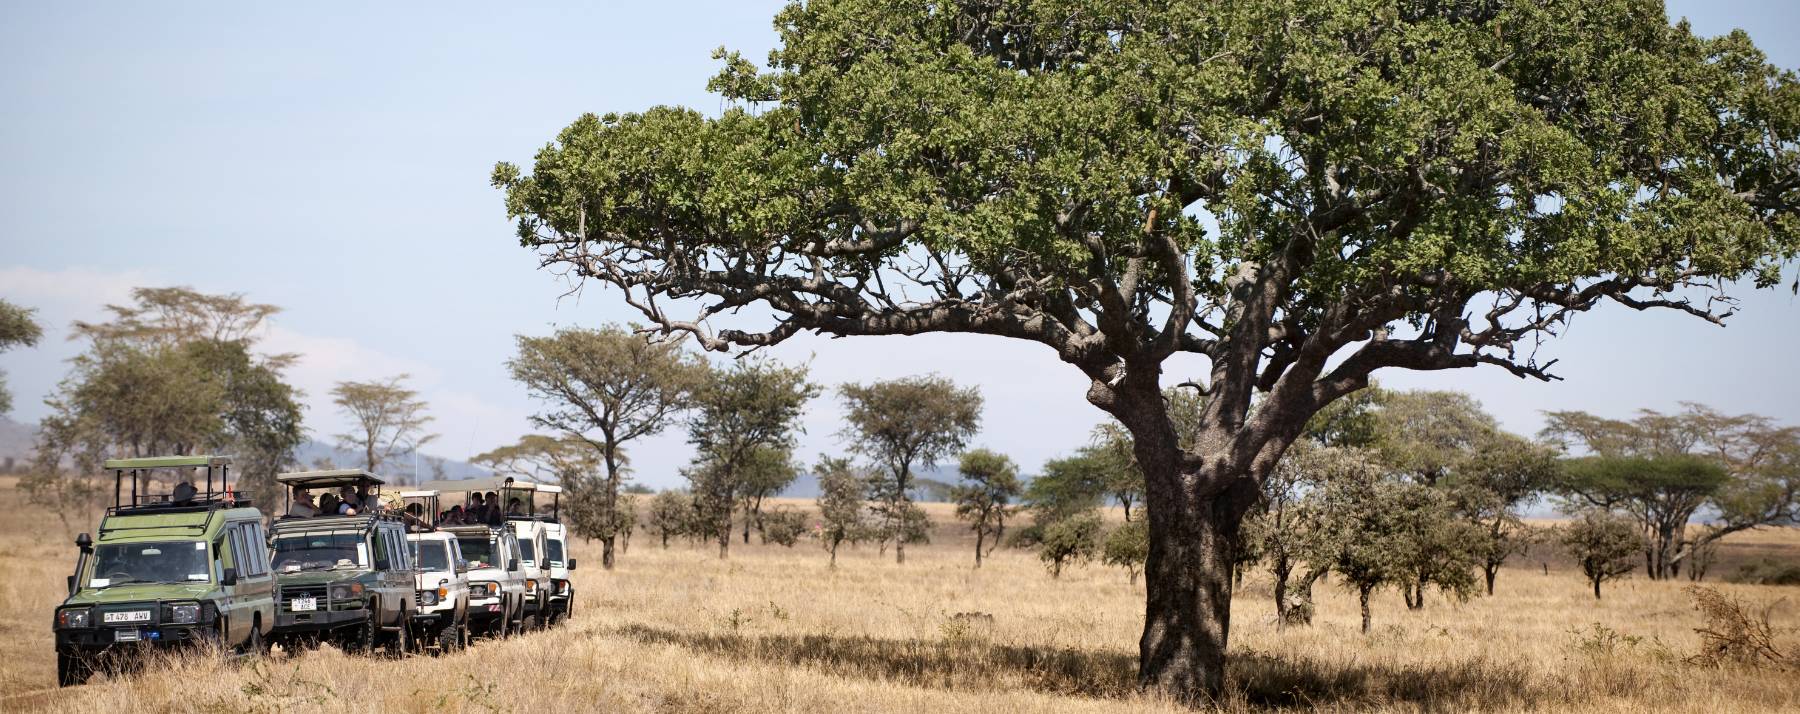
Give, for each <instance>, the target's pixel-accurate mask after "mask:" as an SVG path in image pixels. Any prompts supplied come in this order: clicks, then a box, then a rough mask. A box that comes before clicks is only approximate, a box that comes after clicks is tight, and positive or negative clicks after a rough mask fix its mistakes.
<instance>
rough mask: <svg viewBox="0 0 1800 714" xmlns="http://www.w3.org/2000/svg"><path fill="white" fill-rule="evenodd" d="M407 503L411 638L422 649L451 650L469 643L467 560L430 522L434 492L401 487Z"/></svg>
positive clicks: (452, 538)
mask: <svg viewBox="0 0 1800 714" xmlns="http://www.w3.org/2000/svg"><path fill="white" fill-rule="evenodd" d="M400 499H401V501H403V502H404V503H405V504H406V513H407V514H408V515H409V516H410V517H409V518H407V531H408V532H407V534H406V541H407V543H408V544H409V545H411V546H412V553H413V566H414V568H415V575H414V577H415V578H416V579H417V581H418V582H417V587H418V594H417V596H416V597H417V600H416V604H417V609H416V610H415V611H414V613H413V617H412V640H413V642H414V643H416V645H417V646H418V647H419V648H421V649H436V650H437V651H439V652H453V651H455V650H459V649H462V648H463V647H467V646H468V644H469V575H468V573H469V564H468V561H466V560H464V559H463V554H462V543H461V542H460V541H458V540H457V538H456V536H455V535H454V534H452V533H450V532H448V531H442V530H438V529H437V528H435V527H433V526H432V525H431V523H432V522H433V521H434V520H435V515H434V514H436V513H437V501H438V493H437V492H436V491H402V492H401V493H400Z"/></svg>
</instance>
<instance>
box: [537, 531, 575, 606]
mask: <svg viewBox="0 0 1800 714" xmlns="http://www.w3.org/2000/svg"><path fill="white" fill-rule="evenodd" d="M566 533H567V530H566V529H565V528H564V527H563V524H561V523H557V522H555V521H551V522H549V523H545V524H544V561H545V562H546V564H547V565H548V567H549V568H550V610H549V614H548V615H547V616H546V617H545V620H546V623H547V624H549V625H556V624H557V623H560V622H562V621H563V620H565V619H568V617H569V616H570V615H574V614H575V581H573V580H570V579H569V571H571V570H574V569H575V559H574V558H572V557H569V556H568V552H569V548H568V538H567V536H566Z"/></svg>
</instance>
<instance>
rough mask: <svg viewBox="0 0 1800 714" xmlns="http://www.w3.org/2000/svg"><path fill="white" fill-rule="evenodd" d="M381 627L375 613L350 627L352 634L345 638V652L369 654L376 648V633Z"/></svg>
mask: <svg viewBox="0 0 1800 714" xmlns="http://www.w3.org/2000/svg"><path fill="white" fill-rule="evenodd" d="M378 629H380V628H379V626H377V625H376V624H375V616H374V614H373V613H371V614H370V615H369V617H368V618H367V619H364V620H363V621H362V622H361V623H359V624H357V625H356V626H354V627H352V628H350V634H349V635H348V636H346V637H345V638H344V647H343V649H344V652H345V653H347V654H359V655H360V654H368V653H369V652H370V651H372V650H374V649H375V633H376V631H377V630H378Z"/></svg>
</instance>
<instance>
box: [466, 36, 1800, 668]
mask: <svg viewBox="0 0 1800 714" xmlns="http://www.w3.org/2000/svg"><path fill="white" fill-rule="evenodd" d="M777 29H778V31H779V33H780V43H779V45H778V46H777V47H776V48H775V49H774V50H773V51H772V52H771V53H770V56H769V68H768V69H766V70H763V69H759V68H758V67H756V66H755V65H754V64H753V63H752V62H750V61H748V60H746V59H744V58H743V57H742V56H740V55H738V54H735V53H721V54H720V55H719V56H720V58H721V59H723V61H724V68H723V70H722V71H721V72H720V73H719V74H718V75H717V76H716V77H714V79H713V80H712V82H711V83H710V84H709V87H710V88H711V89H712V90H714V91H717V92H719V93H720V94H721V95H722V97H723V99H724V103H725V108H724V110H723V111H722V112H721V113H719V114H718V115H717V116H707V115H704V114H702V113H700V112H698V111H694V110H691V109H685V108H677V107H657V108H653V109H650V110H647V111H644V112H641V113H630V114H607V115H605V116H595V115H586V116H582V117H580V118H578V119H576V120H575V122H574V123H573V124H571V125H570V126H569V127H568V128H566V129H565V130H563V131H562V132H561V133H560V134H559V135H558V136H557V137H556V140H555V142H554V143H552V144H551V145H549V146H547V147H545V148H543V149H542V150H540V151H539V152H538V154H537V155H536V157H535V162H534V165H533V166H532V167H531V169H530V171H529V174H527V172H526V171H523V170H521V169H519V168H518V167H515V166H512V165H510V164H500V165H498V166H496V168H495V170H494V172H493V182H494V183H495V185H497V186H499V187H501V188H503V189H504V190H505V192H506V210H507V212H508V214H509V215H510V216H512V217H513V218H515V219H517V223H518V231H517V233H518V237H519V239H520V241H521V243H522V244H523V245H524V246H525V247H526V248H528V249H530V250H533V251H535V252H536V253H537V258H538V260H540V262H541V264H542V265H544V266H545V267H546V268H550V269H556V270H562V271H565V272H566V273H567V274H573V275H576V276H579V277H582V278H587V279H594V280H599V281H602V282H604V283H607V284H609V285H611V286H614V287H616V288H617V289H618V291H619V293H620V294H622V296H623V299H624V300H625V301H626V303H627V304H629V305H631V306H633V307H635V308H636V309H638V310H640V311H641V312H642V313H643V314H644V315H645V316H646V317H647V318H648V319H649V320H650V321H651V322H652V323H653V324H654V325H655V326H657V327H659V328H660V329H663V330H667V331H671V332H687V333H691V334H693V335H695V336H696V338H697V339H698V341H699V342H700V344H701V345H702V346H703V347H705V348H707V349H712V350H729V349H731V348H733V347H742V348H748V349H755V348H758V347H763V346H767V345H772V344H775V343H778V342H781V341H783V340H785V339H787V338H789V337H791V336H793V335H795V334H797V333H800V332H802V331H812V332H816V333H822V334H828V335H833V336H860V335H917V334H921V333H927V332H958V333H973V334H983V335H995V336H1001V337H1007V338H1013V339H1021V340H1029V341H1032V342H1036V343H1039V344H1042V345H1044V346H1045V347H1046V348H1047V349H1048V350H1049V351H1050V354H1053V355H1054V356H1055V357H1056V358H1058V359H1060V360H1062V361H1064V362H1066V363H1068V364H1069V365H1071V366H1072V367H1073V368H1074V369H1078V370H1080V372H1081V373H1082V374H1083V375H1084V376H1086V377H1087V378H1088V380H1089V381H1088V386H1087V388H1086V396H1087V399H1088V401H1089V402H1090V403H1092V404H1094V405H1095V406H1096V407H1098V408H1100V409H1102V410H1103V411H1105V412H1107V413H1108V414H1110V415H1112V416H1113V417H1114V418H1116V419H1117V420H1118V421H1119V422H1120V423H1121V424H1123V425H1124V426H1125V428H1126V429H1127V430H1129V431H1130V432H1131V435H1132V437H1133V445H1134V451H1135V454H1136V456H1137V460H1138V464H1139V466H1140V467H1141V468H1142V469H1143V471H1144V474H1145V478H1146V484H1145V486H1146V488H1145V510H1146V512H1147V515H1148V517H1149V523H1150V558H1149V561H1148V563H1147V565H1146V575H1147V581H1148V588H1147V596H1146V601H1145V623H1144V632H1143V636H1142V638H1141V639H1140V642H1139V654H1140V669H1139V679H1140V682H1141V683H1142V684H1143V685H1144V686H1147V687H1152V688H1156V689H1160V690H1163V691H1165V692H1167V693H1169V694H1171V695H1172V696H1176V697H1180V698H1185V699H1201V698H1204V697H1207V696H1209V695H1212V694H1216V693H1218V692H1220V691H1221V689H1222V687H1223V683H1224V679H1223V677H1224V671H1225V667H1224V656H1225V651H1226V639H1227V634H1228V616H1229V612H1230V596H1231V588H1230V583H1229V576H1230V571H1231V563H1232V561H1233V557H1232V556H1233V551H1234V549H1235V540H1236V535H1237V530H1238V529H1237V526H1238V521H1239V520H1240V519H1241V518H1242V516H1243V515H1244V513H1245V512H1246V511H1247V510H1248V509H1249V508H1250V507H1251V505H1252V504H1253V503H1254V502H1255V501H1256V499H1257V494H1258V492H1259V488H1258V485H1259V483H1260V482H1261V481H1262V479H1263V478H1264V477H1266V476H1267V475H1268V474H1269V472H1270V470H1271V469H1272V468H1273V467H1274V465H1275V463H1276V462H1278V461H1279V460H1280V457H1281V455H1282V453H1283V452H1284V451H1285V450H1286V448H1287V446H1288V445H1289V444H1290V443H1291V442H1292V441H1293V440H1294V439H1295V438H1296V437H1297V436H1298V435H1299V433H1300V431H1301V429H1302V428H1303V426H1304V425H1305V423H1306V422H1307V418H1308V417H1309V416H1311V415H1312V413H1314V412H1316V411H1317V410H1319V409H1320V408H1321V407H1323V406H1325V405H1327V404H1329V403H1331V402H1332V401H1334V400H1336V399H1339V398H1342V397H1343V396H1345V395H1347V394H1350V393H1353V392H1355V391H1356V390H1358V389H1361V388H1363V387H1364V386H1366V385H1367V384H1368V381H1369V375H1370V374H1371V373H1372V372H1374V371H1375V370H1377V369H1381V368H1402V369H1424V370H1437V369H1454V368H1468V367H1475V366H1478V365H1492V366H1497V367H1500V368H1503V369H1506V370H1508V371H1509V372H1511V373H1512V374H1515V375H1519V376H1521V377H1532V378H1542V379H1549V378H1551V376H1552V375H1551V373H1550V371H1549V367H1550V364H1549V362H1546V361H1541V360H1540V359H1539V358H1538V351H1537V350H1536V348H1535V346H1536V345H1537V344H1538V340H1537V338H1538V337H1539V336H1540V335H1547V334H1550V333H1554V332H1557V331H1559V330H1560V328H1561V327H1562V326H1563V325H1564V324H1565V323H1566V322H1567V321H1568V319H1569V318H1570V317H1571V316H1572V315H1574V314H1577V313H1581V312H1585V311H1588V310H1591V309H1593V308H1595V307H1598V306H1600V305H1602V304H1617V305H1621V306H1624V307H1627V308H1631V309H1636V310H1651V309H1666V310H1672V311H1678V312H1682V313H1687V314H1690V315H1693V316H1696V317H1698V318H1701V319H1706V320H1709V321H1715V322H1716V321H1719V320H1722V319H1723V318H1724V316H1725V314H1726V312H1727V311H1728V310H1729V303H1718V302H1714V301H1710V300H1702V301H1700V302H1694V301H1693V300H1694V299H1695V298H1696V297H1706V296H1718V295H1721V294H1722V291H1723V289H1724V288H1725V287H1726V286H1728V285H1731V284H1732V281H1736V280H1738V279H1741V278H1749V279H1751V280H1752V281H1753V283H1754V284H1755V285H1757V286H1769V285H1773V284H1775V283H1776V282H1778V281H1780V280H1781V277H1780V268H1779V266H1780V265H1781V264H1782V263H1784V262H1786V261H1788V260H1791V259H1792V258H1793V257H1794V255H1795V254H1796V251H1797V250H1800V237H1797V234H1800V230H1797V228H1800V219H1797V217H1796V214H1797V213H1800V210H1797V208H1800V169H1797V168H1796V167H1800V121H1797V120H1796V119H1795V118H1794V117H1795V116H1796V114H1797V112H1796V111H1795V107H1796V106H1800V92H1796V91H1794V87H1795V86H1796V81H1795V78H1794V76H1793V75H1792V74H1791V73H1790V72H1787V71H1784V70H1781V69H1778V68H1776V67H1773V66H1771V65H1769V64H1768V63H1767V61H1766V60H1765V58H1764V56H1763V55H1762V53H1761V52H1759V51H1758V50H1757V49H1756V48H1755V47H1754V46H1753V45H1752V44H1751V43H1750V41H1749V40H1748V39H1747V37H1746V36H1744V35H1743V34H1742V33H1736V34H1733V35H1730V36H1727V37H1723V38H1717V39H1708V38H1701V37H1696V36H1694V34H1693V33H1692V31H1691V29H1690V27H1689V26H1688V25H1686V24H1680V25H1670V24H1669V22H1668V21H1667V19H1666V17H1665V16H1664V14H1663V13H1661V12H1658V11H1655V10H1654V9H1650V10H1648V11H1647V10H1646V8H1645V7H1643V6H1641V5H1637V4H1631V3H1620V2H1613V3H1551V4H1544V3H1525V2H1512V1H1504V0H1503V1H1501V2H1492V3H1482V4H1477V5H1469V4H1465V3H1424V4H1412V3H1409V4H1401V5H1395V4H1393V3H1388V2H1377V1H1376V0H1354V1H1351V2H1333V3H1301V4H1295V3H1290V2H1278V1H1276V0H1250V1H1247V2H1234V3H1210V4H1199V3H1149V2H1141V1H1140V0H1096V1H1095V2H1088V3H1083V4H1082V5H1081V8H1080V10H1079V11H1073V10H1071V9H1070V8H1069V7H1067V6H1066V5H1065V4H1061V3H1023V2H982V3H975V2H953V3H930V4H924V3H893V2H884V1H881V0H820V1H817V2H804V3H802V2H795V3H792V4H790V5H789V6H788V7H787V8H786V9H784V10H783V11H782V12H781V14H780V16H779V19H778V22H777ZM1208 217H1210V218H1211V219H1213V221H1208V220H1206V219H1207V218H1208ZM1215 222H1216V223H1215ZM1209 224H1216V226H1217V229H1216V230H1212V229H1210V228H1209ZM681 298H701V300H699V301H682V300H681ZM745 307H753V309H750V310H744V309H742V308H745ZM688 310H691V312H688ZM727 323H729V324H727ZM1178 353H1186V354H1192V355H1196V356H1198V357H1199V358H1201V359H1204V360H1207V361H1209V363H1210V365H1209V368H1208V369H1209V373H1208V374H1206V375H1205V376H1204V377H1203V378H1202V379H1197V380H1193V383H1194V384H1195V386H1196V387H1198V388H1200V389H1202V390H1205V392H1206V393H1207V395H1208V396H1207V399H1206V409H1205V412H1204V413H1203V415H1202V418H1201V419H1200V423H1199V424H1198V426H1197V430H1196V432H1195V433H1194V434H1193V438H1192V446H1191V447H1189V448H1184V447H1183V446H1182V444H1181V440H1180V439H1179V437H1178V434H1177V432H1176V429H1175V427H1174V425H1173V422H1172V420H1171V419H1170V415H1169V413H1168V409H1167V407H1166V404H1165V402H1164V400H1163V399H1162V398H1161V391H1162V389H1163V387H1164V386H1166V385H1165V384H1164V383H1163V371H1164V364H1165V362H1166V361H1167V360H1168V359H1169V358H1170V357H1172V356H1174V355H1176V354H1178ZM1258 392H1261V393H1262V394H1263V397H1262V398H1261V399H1259V400H1258V402H1257V403H1258V408H1257V409H1256V410H1255V411H1254V413H1252V411H1251V408H1250V407H1251V401H1252V395H1253V394H1256V393H1258Z"/></svg>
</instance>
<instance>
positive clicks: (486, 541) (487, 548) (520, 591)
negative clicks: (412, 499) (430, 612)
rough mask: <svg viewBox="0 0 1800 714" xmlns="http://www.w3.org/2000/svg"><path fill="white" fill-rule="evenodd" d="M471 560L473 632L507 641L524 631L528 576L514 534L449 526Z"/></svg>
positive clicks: (470, 592) (464, 554) (481, 528)
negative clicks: (503, 638) (511, 636)
mask: <svg viewBox="0 0 1800 714" xmlns="http://www.w3.org/2000/svg"><path fill="white" fill-rule="evenodd" d="M439 530H441V531H443V532H446V533H449V534H451V535H453V536H456V541H457V547H458V548H460V549H461V551H462V556H463V558H464V559H466V560H467V562H468V565H469V569H468V578H469V604H468V618H469V632H470V634H472V635H483V636H493V637H507V636H510V635H513V634H515V633H518V632H519V631H521V630H522V629H524V625H525V574H524V567H523V563H521V562H520V558H519V541H518V539H517V538H514V537H513V534H512V532H511V531H509V530H506V529H504V528H495V527H492V526H485V525H467V526H447V527H444V528H440V529H439Z"/></svg>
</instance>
